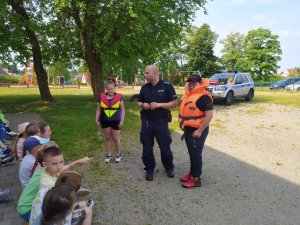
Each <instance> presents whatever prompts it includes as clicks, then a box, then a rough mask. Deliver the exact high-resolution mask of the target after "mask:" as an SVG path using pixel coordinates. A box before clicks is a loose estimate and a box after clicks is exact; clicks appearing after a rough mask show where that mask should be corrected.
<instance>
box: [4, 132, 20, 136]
mask: <svg viewBox="0 0 300 225" xmlns="http://www.w3.org/2000/svg"><path fill="white" fill-rule="evenodd" d="M7 135H9V136H12V137H16V136H18V135H19V133H16V132H14V131H9V132H7Z"/></svg>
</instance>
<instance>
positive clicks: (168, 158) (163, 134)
mask: <svg viewBox="0 0 300 225" xmlns="http://www.w3.org/2000/svg"><path fill="white" fill-rule="evenodd" d="M154 137H155V138H156V141H157V143H158V146H159V148H160V154H161V161H162V164H163V166H164V168H165V170H166V171H170V170H173V169H174V164H173V153H172V151H171V148H170V145H171V143H172V137H171V135H170V131H169V127H168V122H167V121H166V120H163V119H160V120H155V121H148V120H142V128H141V133H140V141H141V143H142V144H143V155H142V160H143V163H144V165H145V170H147V171H148V172H153V171H154V168H155V158H154V154H153V145H154Z"/></svg>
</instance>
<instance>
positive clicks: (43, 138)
mask: <svg viewBox="0 0 300 225" xmlns="http://www.w3.org/2000/svg"><path fill="white" fill-rule="evenodd" d="M37 126H38V128H39V131H40V133H39V134H37V135H34V136H33V137H35V138H36V139H38V140H39V141H40V142H41V144H45V143H48V142H49V141H50V136H51V134H52V131H51V128H50V126H49V124H47V123H45V122H43V121H41V122H39V123H37Z"/></svg>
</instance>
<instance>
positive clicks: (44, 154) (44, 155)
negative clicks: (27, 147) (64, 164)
mask: <svg viewBox="0 0 300 225" xmlns="http://www.w3.org/2000/svg"><path fill="white" fill-rule="evenodd" d="M40 152H41V153H40V156H39V160H42V162H45V161H46V160H47V159H48V158H49V157H55V156H59V155H62V151H60V149H59V148H57V147H49V148H45V149H42V150H41V151H40ZM38 155H39V154H38ZM39 162H40V161H39Z"/></svg>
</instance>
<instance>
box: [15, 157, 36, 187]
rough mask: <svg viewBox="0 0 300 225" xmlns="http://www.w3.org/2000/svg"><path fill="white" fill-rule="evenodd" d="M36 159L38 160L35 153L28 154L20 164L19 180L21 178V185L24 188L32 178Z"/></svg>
mask: <svg viewBox="0 0 300 225" xmlns="http://www.w3.org/2000/svg"><path fill="white" fill-rule="evenodd" d="M35 160H36V158H35V157H34V156H33V155H31V154H28V155H26V156H25V157H24V158H23V160H22V162H21V164H20V168H19V180H20V183H21V186H22V188H23V189H24V187H25V186H26V185H27V184H28V182H29V180H30V175H31V171H32V167H33V165H34V162H35Z"/></svg>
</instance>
